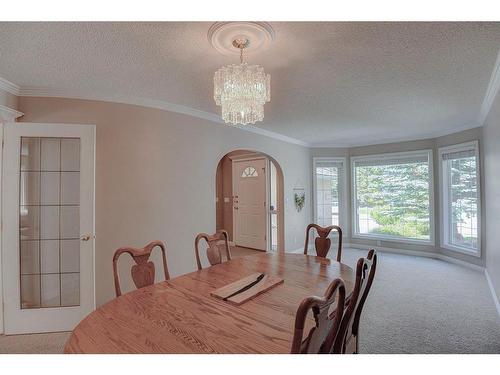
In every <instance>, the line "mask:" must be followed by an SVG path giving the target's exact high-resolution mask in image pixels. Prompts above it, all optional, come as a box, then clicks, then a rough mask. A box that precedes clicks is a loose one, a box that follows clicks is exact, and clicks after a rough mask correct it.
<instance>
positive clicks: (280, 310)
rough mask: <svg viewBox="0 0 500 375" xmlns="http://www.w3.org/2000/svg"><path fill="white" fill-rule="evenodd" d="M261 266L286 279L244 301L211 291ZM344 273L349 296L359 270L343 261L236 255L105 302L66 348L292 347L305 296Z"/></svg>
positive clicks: (70, 350) (270, 349) (318, 292)
mask: <svg viewBox="0 0 500 375" xmlns="http://www.w3.org/2000/svg"><path fill="white" fill-rule="evenodd" d="M256 272H258V273H265V274H267V275H273V276H276V277H279V278H282V279H283V280H284V282H283V283H281V284H279V285H277V286H276V287H274V288H272V289H270V290H268V291H266V292H265V293H262V294H260V295H257V296H256V297H254V298H253V299H251V300H249V301H247V302H245V303H243V304H242V305H239V306H236V305H233V304H230V303H229V302H226V301H223V300H221V299H217V298H214V297H213V296H211V295H210V293H211V292H213V291H214V290H216V289H218V288H221V287H223V286H225V285H227V284H230V283H232V282H235V281H237V280H240V279H242V278H243V277H245V276H248V275H251V274H254V273H256ZM338 277H340V278H342V279H343V280H344V282H345V285H346V296H349V295H350V294H351V293H352V290H353V287H354V278H355V272H354V270H353V269H352V268H351V267H349V266H347V265H345V264H343V263H339V262H337V261H335V260H331V259H327V258H320V257H316V256H313V255H304V254H293V253H263V254H258V255H251V256H245V257H240V258H235V259H232V260H230V261H227V262H224V263H221V264H218V265H215V266H211V267H207V268H204V269H202V270H199V271H196V272H191V273H188V274H185V275H182V276H179V277H176V278H173V279H170V280H168V281H164V282H160V283H157V284H154V285H151V286H148V287H145V288H141V289H137V290H134V291H132V292H130V293H127V294H124V295H122V296H120V297H118V298H115V299H114V300H112V301H110V302H108V303H106V304H104V305H102V306H101V307H99V308H97V309H96V310H95V311H93V312H92V313H90V314H89V315H88V316H87V317H86V318H85V319H83V320H82V321H81V322H80V323H79V324H78V326H77V327H76V328H75V329H74V330H73V332H72V334H71V336H70V338H69V340H68V342H67V343H66V347H65V349H64V352H65V353H290V348H291V343H292V338H293V332H294V324H295V313H296V311H297V308H298V306H299V304H300V302H301V301H302V300H303V299H304V298H306V297H308V296H311V295H318V296H323V294H324V292H325V291H326V289H327V287H328V285H329V284H330V283H331V282H332V281H333V280H334V279H335V278H338ZM310 324H311V327H312V326H313V321H312V319H311V320H310Z"/></svg>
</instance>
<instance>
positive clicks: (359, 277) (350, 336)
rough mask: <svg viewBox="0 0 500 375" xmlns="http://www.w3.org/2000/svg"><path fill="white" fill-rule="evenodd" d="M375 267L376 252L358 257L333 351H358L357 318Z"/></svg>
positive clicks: (354, 352)
mask: <svg viewBox="0 0 500 375" xmlns="http://www.w3.org/2000/svg"><path fill="white" fill-rule="evenodd" d="M376 269H377V253H376V252H375V250H373V249H372V250H370V251H369V252H368V257H367V258H366V259H365V258H360V259H359V260H358V263H357V265H356V279H355V283H354V290H353V292H352V294H351V296H350V297H349V299H348V302H347V307H346V309H345V311H344V315H343V317H342V322H341V323H340V329H339V333H338V336H337V339H336V342H335V347H334V352H335V353H341V354H344V353H350V354H357V353H358V338H359V320H360V318H361V311H362V310H363V306H364V303H365V301H366V297H367V296H368V293H369V292H370V288H371V286H372V283H373V279H374V277H375V271H376Z"/></svg>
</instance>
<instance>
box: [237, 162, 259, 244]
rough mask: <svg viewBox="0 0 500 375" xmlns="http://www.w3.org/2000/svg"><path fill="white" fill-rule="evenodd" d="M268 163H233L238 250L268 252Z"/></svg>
mask: <svg viewBox="0 0 500 375" xmlns="http://www.w3.org/2000/svg"><path fill="white" fill-rule="evenodd" d="M266 166H267V160H266V158H258V159H252V160H234V161H233V227H234V230H233V233H234V242H235V244H236V245H237V246H242V247H249V248H252V249H258V250H266V237H267V236H266V233H267V202H266V200H267V199H266V194H267V193H266V185H267V181H266V179H267V173H266V172H267V171H266Z"/></svg>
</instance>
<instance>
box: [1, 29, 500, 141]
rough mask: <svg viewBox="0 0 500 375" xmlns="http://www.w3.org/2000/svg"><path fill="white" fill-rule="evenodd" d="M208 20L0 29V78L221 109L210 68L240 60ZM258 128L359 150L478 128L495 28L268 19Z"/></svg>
mask: <svg viewBox="0 0 500 375" xmlns="http://www.w3.org/2000/svg"><path fill="white" fill-rule="evenodd" d="M210 25H211V23H202V22H165V23H0V77H3V78H5V79H7V80H9V81H11V82H14V83H15V84H17V85H19V86H21V87H22V88H25V87H30V88H32V87H39V88H48V89H54V90H62V92H64V91H78V92H81V93H85V94H86V95H87V96H90V97H92V95H96V96H101V97H102V96H106V95H110V96H111V95H114V96H117V95H120V96H124V97H138V98H148V99H154V100H160V101H166V102H170V103H174V104H178V105H183V106H187V107H191V108H194V109H197V110H201V111H206V112H210V113H219V111H220V108H219V107H216V106H215V103H214V101H213V92H212V90H213V81H212V78H213V73H214V71H215V70H216V69H218V68H219V67H220V66H221V65H224V64H227V63H233V62H236V60H237V58H235V59H233V58H232V57H228V56H223V55H221V54H219V53H218V52H217V51H216V50H215V49H213V47H211V46H210V44H209V42H208V40H207V30H208V28H209V27H210ZM271 25H272V26H273V28H274V29H275V31H276V40H275V42H274V44H273V46H272V48H271V49H270V50H268V51H266V52H264V53H261V54H254V55H252V56H249V58H248V60H249V62H250V63H257V64H260V65H263V66H264V67H265V69H266V71H267V72H269V73H270V74H271V86H272V97H271V102H270V103H268V104H266V107H265V112H266V114H265V120H264V122H262V123H258V127H260V128H262V129H265V130H269V131H273V132H276V133H280V134H283V135H286V136H289V137H293V138H296V139H300V140H302V141H305V142H308V143H313V144H336V145H358V144H370V143H382V142H387V141H391V140H402V139H416V138H423V137H428V136H433V135H438V134H446V133H451V132H453V131H457V130H461V129H463V128H466V127H473V126H474V125H475V124H477V118H478V115H479V111H480V108H481V103H482V100H483V98H484V95H485V92H486V89H487V86H488V82H489V80H490V76H491V73H492V70H493V67H494V64H495V59H496V57H497V54H498V50H499V47H500V23H473V22H467V23H381V22H378V23H355V22H352V23H341V22H340V23H339V22H316V23H311V22H299V23H293V22H285V23H282V22H272V23H271Z"/></svg>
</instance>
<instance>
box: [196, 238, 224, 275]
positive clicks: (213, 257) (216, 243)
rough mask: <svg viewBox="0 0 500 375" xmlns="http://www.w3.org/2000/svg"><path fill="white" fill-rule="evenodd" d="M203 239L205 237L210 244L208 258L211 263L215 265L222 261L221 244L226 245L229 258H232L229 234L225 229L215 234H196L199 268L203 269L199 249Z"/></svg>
mask: <svg viewBox="0 0 500 375" xmlns="http://www.w3.org/2000/svg"><path fill="white" fill-rule="evenodd" d="M202 239H204V240H205V241H206V242H207V244H208V248H207V258H208V261H209V263H210V265H212V266H213V265H215V264H220V263H222V253H221V249H220V248H221V246H224V247H225V252H226V258H227V260H231V250H230V249H229V236H228V234H227V232H226V231H225V230H219V231H217V232H215V233H214V234H206V233H200V234H198V235H197V236H196V239H195V241H194V249H195V255H196V264H197V265H198V270H201V269H202V266H201V260H200V251H199V243H200V241H201V240H202ZM221 242H223V243H221Z"/></svg>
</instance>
